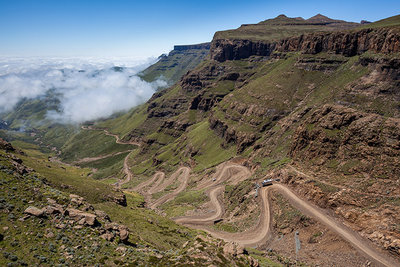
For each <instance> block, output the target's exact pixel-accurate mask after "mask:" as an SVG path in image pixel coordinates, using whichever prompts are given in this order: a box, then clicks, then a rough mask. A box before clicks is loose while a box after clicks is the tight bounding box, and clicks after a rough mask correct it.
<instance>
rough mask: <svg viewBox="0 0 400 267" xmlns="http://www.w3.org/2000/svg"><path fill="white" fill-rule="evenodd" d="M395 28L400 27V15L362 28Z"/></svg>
mask: <svg viewBox="0 0 400 267" xmlns="http://www.w3.org/2000/svg"><path fill="white" fill-rule="evenodd" d="M393 26H400V15H397V16H393V17H390V18H386V19H382V20H378V21H375V22H373V23H370V24H365V25H362V26H361V27H360V28H362V29H367V28H372V29H374V28H381V27H393Z"/></svg>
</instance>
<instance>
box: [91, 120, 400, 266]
mask: <svg viewBox="0 0 400 267" xmlns="http://www.w3.org/2000/svg"><path fill="white" fill-rule="evenodd" d="M88 129H90V130H95V129H92V128H88ZM96 130H97V129H96ZM103 131H104V132H105V133H106V134H107V135H110V136H114V137H115V138H116V142H117V143H119V144H133V143H126V142H122V141H121V140H120V139H119V137H118V136H117V135H114V134H111V133H109V132H108V131H107V130H103ZM128 157H129V154H128V156H127V157H126V158H125V160H124V168H123V169H124V172H125V174H126V179H125V180H124V181H122V182H121V183H118V186H119V187H120V186H121V185H122V184H124V183H127V182H129V181H130V180H131V179H132V173H131V171H130V170H129V166H128ZM189 174H190V169H189V168H188V167H181V168H179V169H178V170H177V171H176V172H175V173H174V174H172V175H171V176H170V177H169V179H167V180H165V179H164V178H165V175H164V174H163V173H161V172H158V173H156V174H155V175H154V176H153V178H152V179H150V180H149V181H145V182H143V183H142V184H140V185H138V186H137V187H136V188H135V189H136V190H137V191H140V190H142V189H143V188H145V187H147V186H149V185H151V184H152V183H153V182H156V181H157V182H156V183H155V184H154V185H153V186H152V187H151V188H150V189H149V191H148V193H147V194H148V195H151V194H154V193H157V192H160V191H162V190H164V189H165V188H167V187H168V186H169V185H171V184H173V183H174V182H175V181H176V180H177V179H178V181H179V182H180V184H179V186H178V188H177V189H175V190H174V191H173V192H171V193H168V194H166V195H164V196H162V197H161V198H159V199H157V200H156V201H154V202H153V203H150V205H149V207H150V208H152V209H155V208H157V207H158V206H160V205H162V204H163V203H166V202H167V201H170V200H172V199H173V198H175V197H176V196H177V195H178V194H179V193H180V192H182V191H183V190H185V188H186V187H187V184H188V181H189ZM250 175H251V172H250V171H249V170H248V169H247V168H246V167H244V166H240V165H237V164H232V163H223V164H221V165H220V166H219V167H218V168H217V172H216V174H215V176H214V179H209V180H206V181H204V182H203V183H201V184H199V185H198V187H197V189H209V190H208V195H209V197H210V202H211V204H212V205H213V207H215V212H214V213H212V214H204V215H197V216H186V217H180V218H176V222H178V223H181V224H184V225H187V226H190V227H192V228H197V229H201V230H204V231H207V232H209V233H210V234H211V235H213V236H215V237H217V238H221V239H224V240H225V241H235V242H237V243H239V244H241V245H243V246H254V245H259V244H262V243H264V242H265V241H267V240H268V239H269V238H270V236H271V231H270V229H271V219H270V218H271V210H270V204H269V193H270V192H271V191H272V190H277V191H279V192H280V193H282V194H283V195H284V196H285V197H286V198H287V199H288V200H289V201H290V202H291V204H292V205H293V206H294V207H296V208H297V209H299V210H300V211H302V212H303V213H304V214H307V215H309V216H311V217H313V218H314V219H316V220H317V221H319V222H320V223H322V224H324V225H325V226H327V227H328V228H329V229H331V230H333V231H334V232H336V233H337V234H339V235H340V236H341V237H342V238H344V239H345V240H347V241H348V242H349V243H350V244H351V245H352V246H353V247H354V248H356V249H357V250H358V251H360V252H362V253H363V254H364V255H366V256H367V257H368V258H370V259H371V260H372V261H373V262H375V263H376V264H378V265H382V266H390V267H392V266H399V264H398V263H397V262H396V261H395V260H394V259H392V257H390V256H388V255H387V253H386V252H383V251H381V250H380V249H378V248H376V247H375V246H374V245H373V244H372V243H371V242H370V241H368V240H365V239H363V238H362V237H361V236H360V235H359V234H358V233H356V232H354V231H353V230H351V229H350V228H348V227H346V226H344V225H343V224H342V223H340V222H338V221H337V220H336V219H335V218H333V217H331V216H329V215H327V214H326V213H325V212H323V211H322V210H321V209H319V208H317V207H316V206H314V205H313V204H310V203H308V202H307V201H304V200H302V199H300V198H299V197H298V196H297V195H296V194H295V193H293V192H292V191H291V190H290V189H289V188H288V187H286V186H285V185H282V184H274V185H272V186H269V187H263V188H261V190H260V192H259V195H260V199H261V201H260V204H261V215H260V219H259V221H258V223H257V225H256V226H255V227H253V228H252V229H249V230H248V231H245V232H240V233H226V232H220V231H216V230H214V229H211V228H210V227H208V225H209V224H210V223H212V222H213V221H214V220H216V219H219V218H220V217H222V215H223V206H222V204H221V203H220V201H219V200H218V195H219V194H220V193H221V192H222V191H223V188H224V185H223V183H225V182H229V183H230V184H237V183H239V182H240V181H242V180H244V179H247V178H248V177H249V176H250ZM213 180H214V181H213Z"/></svg>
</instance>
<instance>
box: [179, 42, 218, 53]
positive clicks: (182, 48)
mask: <svg viewBox="0 0 400 267" xmlns="http://www.w3.org/2000/svg"><path fill="white" fill-rule="evenodd" d="M210 45H211V43H202V44H194V45H174V50H175V51H185V50H192V49H206V50H208V49H210Z"/></svg>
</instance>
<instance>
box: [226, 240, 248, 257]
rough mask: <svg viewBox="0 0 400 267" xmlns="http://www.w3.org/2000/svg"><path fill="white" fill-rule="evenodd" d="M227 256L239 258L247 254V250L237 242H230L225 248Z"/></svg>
mask: <svg viewBox="0 0 400 267" xmlns="http://www.w3.org/2000/svg"><path fill="white" fill-rule="evenodd" d="M223 251H224V254H225V255H231V256H234V257H237V256H239V255H242V254H245V250H244V248H243V247H242V246H240V245H239V244H238V243H236V242H228V243H226V244H225V246H224V248H223Z"/></svg>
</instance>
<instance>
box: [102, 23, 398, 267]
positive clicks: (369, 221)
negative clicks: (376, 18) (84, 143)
mask: <svg viewBox="0 0 400 267" xmlns="http://www.w3.org/2000/svg"><path fill="white" fill-rule="evenodd" d="M281 20H284V23H285V26H287V27H290V26H293V25H294V27H295V28H294V29H295V30H293V32H292V33H290V32H289V33H288V35H286V36H284V39H280V38H281V37H279V36H278V37H271V36H269V35H271V34H272V33H270V32H268V30H267V31H266V32H261V33H259V35H260V36H259V38H252V37H251V35H253V34H256V33H254V32H252V33H251V34H250V35H246V34H243V31H242V30H243V29H240V28H239V29H238V30H237V32H235V31H232V32H229V36H225V37H226V39H222V38H224V35H223V34H222V35H221V34H216V36H215V37H214V40H213V42H212V44H211V50H210V58H208V59H207V60H205V61H204V62H202V63H201V64H200V65H199V66H198V67H197V68H196V69H194V70H193V71H190V72H188V73H187V74H186V75H184V76H183V77H182V79H181V80H180V81H179V82H178V83H177V84H175V85H174V86H172V87H170V88H169V89H167V90H165V91H162V92H158V93H156V94H155V95H153V97H152V98H151V99H150V100H149V101H148V102H147V103H146V104H145V105H143V106H141V107H139V108H138V109H137V110H136V111H135V112H132V113H130V114H126V115H124V116H122V117H120V118H117V119H115V120H109V121H105V122H102V123H99V124H98V126H100V127H107V128H109V129H110V130H111V131H112V132H115V133H118V134H121V135H124V138H125V139H126V140H130V139H133V140H136V141H140V142H142V144H143V146H142V147H141V149H140V151H137V153H135V154H132V156H131V158H130V161H129V164H130V166H132V167H131V169H132V171H133V173H134V174H135V177H136V180H133V181H132V182H131V183H128V184H126V185H124V186H126V187H131V186H135V185H137V184H139V183H141V182H142V181H145V180H146V179H149V177H151V175H152V173H154V172H155V171H159V170H163V171H166V172H167V173H168V172H173V171H174V170H176V169H177V168H178V167H179V166H182V165H186V166H190V167H191V168H192V171H193V172H194V173H193V174H192V176H191V178H189V181H188V185H187V187H186V189H185V190H184V191H183V192H181V193H179V194H178V196H177V198H179V197H184V196H187V195H193V196H195V195H198V194H199V191H198V185H199V184H201V183H202V182H205V181H206V180H208V179H211V177H213V176H214V174H215V172H216V169H215V166H217V165H218V164H220V163H223V162H225V161H227V160H230V159H233V160H234V161H236V162H240V163H241V164H245V165H246V166H249V167H250V168H251V170H252V175H251V177H249V178H248V180H249V181H252V182H255V181H257V180H258V179H261V178H263V177H265V176H269V177H272V178H276V177H280V179H281V180H282V182H283V183H285V184H289V185H290V186H291V187H292V188H293V189H294V190H295V191H296V192H297V194H299V195H300V196H302V197H304V198H308V199H309V200H311V201H313V202H314V203H316V204H317V205H319V206H320V207H321V208H324V209H327V210H328V211H330V212H333V213H335V214H336V215H335V216H336V217H337V218H338V219H339V220H344V222H345V223H346V224H347V225H349V226H350V227H351V228H352V229H353V230H355V231H357V232H358V233H359V234H361V235H362V236H364V237H365V238H368V239H370V240H372V241H373V242H374V243H375V244H376V245H377V246H379V247H381V248H383V249H386V250H387V251H390V252H391V253H392V254H393V255H394V256H396V257H397V259H398V257H399V255H400V254H399V253H400V250H399V249H400V243H399V240H400V239H399V238H400V232H399V229H398V225H397V223H396V222H398V221H399V218H398V214H399V213H398V211H399V210H398V209H399V196H400V192H399V187H398V185H397V183H398V180H399V173H398V166H399V161H398V159H399V155H400V154H399V149H400V147H399V145H400V139H399V135H398V133H399V130H400V129H399V126H400V125H399V117H400V104H399V103H400V102H399V101H400V94H399V92H400V91H399V88H400V84H399V77H400V74H399V62H400V59H399V52H400V46H399V44H400V34H399V33H400V28H399V26H396V24H391V23H389V25H391V26H389V27H387V25H388V24H386V23H382V22H378V23H376V24H368V25H367V26H369V27H368V28H367V29H364V27H366V26H365V25H364V26H363V29H355V28H354V26H357V25H354V24H346V23H344V22H340V21H339V22H337V21H335V20H330V19H327V18H325V17H322V16H316V17H315V18H313V19H311V20H310V21H309V22H304V21H303V20H301V19H298V18H296V19H289V20H290V22H288V19H287V18H284V17H278V18H276V19H275V20H272V21H267V22H266V23H264V24H265V25H264V24H262V23H261V24H262V25H264V26H263V27H265V28H266V29H270V30H273V31H276V29H275V26H276V25H280V24H281V22H280V21H281ZM393 20H395V19H393V18H391V19H388V21H393ZM310 23H311V24H312V26H313V27H318V26H320V27H321V28H318V29H315V28H313V30H312V31H313V33H307V32H306V31H305V32H303V33H302V32H299V31H298V30H297V29H296V27H297V26H298V25H297V24H299V25H302V26H301V27H303V26H304V25H308V24H310ZM268 24H272V26H271V28H268ZM291 24H293V25H291ZM335 24H337V25H347V26H349V25H351V28H352V29H350V30H345V31H343V30H342V29H341V28H342V27H341V26H338V27H337V28H335V27H333V26H332V25H335ZM257 25H258V24H257ZM326 25H330V27H332V28H331V29H327V28H325V26H326ZM347 26H346V27H347ZM248 27H250V26H248ZM256 27H259V26H256ZM304 27H305V26H304ZM338 29H339V30H338ZM300 34H301V35H300ZM267 35H268V36H267ZM272 35H273V34H272ZM231 36H233V37H232V38H231ZM249 36H250V37H249ZM250 185H251V183H250ZM241 186H244V184H243V183H239V184H236V185H235V184H233V185H232V188H231V190H233V191H232V192H235V193H234V194H233V195H231V198H232V197H233V198H239V199H241V201H240V202H239V203H236V204H235V205H234V204H233V203H234V201H231V199H229V198H228V200H227V202H226V205H228V206H227V207H225V213H224V215H223V217H222V219H223V223H222V224H221V225H220V226H219V229H220V230H221V229H224V230H228V229H230V230H233V231H241V230H245V228H244V229H238V228H236V229H235V227H233V228H232V226H235V225H249V224H252V223H255V222H256V221H257V218H258V217H257V212H256V209H251V210H254V212H255V213H253V215H251V214H252V213H251V212H252V211H251V210H246V209H245V208H243V207H241V205H244V207H247V206H248V205H250V206H253V205H254V207H257V205H258V204H257V202H255V201H254V200H252V198H251V195H250V191H251V186H250V187H249V186H247V187H246V188H247V189H246V190H245V191H241V190H237V191H236V190H235V189H236V188H239V187H241ZM176 188H178V184H176V185H175V186H174V185H171V186H170V187H169V188H168V187H167V188H166V189H165V190H164V193H162V192H159V193H157V194H155V195H153V197H155V198H159V197H162V196H163V194H169V193H171V192H173V190H175V189H176ZM227 193H228V192H227V191H225V194H227ZM243 193H244V195H241V194H243ZM185 194H186V195H185ZM245 203H246V204H245ZM191 204H192V206H187V204H185V205H184V206H185V207H186V208H182V209H180V212H179V213H176V212H173V213H170V212H171V207H175V209H177V208H179V207H180V205H179V202H171V204H168V203H166V204H165V205H162V206H161V207H159V209H164V210H165V212H168V213H170V214H174V216H177V215H184V214H187V213H191V212H192V213H193V212H195V213H196V211H197V212H199V211H200V210H201V209H202V208H201V207H205V206H204V205H206V203H205V201H204V198H202V197H201V191H200V197H198V198H196V199H195V200H194V201H193V202H191ZM229 205H233V207H235V206H236V207H238V209H235V208H232V209H230V208H229ZM238 212H239V213H238ZM235 214H236V215H235ZM238 214H241V216H239V217H236V216H238ZM250 215H251V216H250ZM378 218H379V219H378ZM278 223H279V222H278ZM292 229H295V228H292ZM310 238H311V237H310ZM332 242H333V241H332ZM310 253H312V252H310ZM304 257H305V260H307V259H308V260H310V259H311V258H312V257H315V255H313V256H310V255H308V256H307V255H304ZM321 262H322V263H323V259H321ZM321 262H320V263H321Z"/></svg>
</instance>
